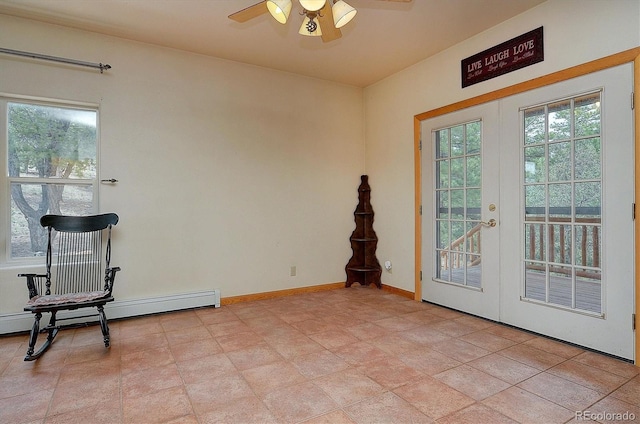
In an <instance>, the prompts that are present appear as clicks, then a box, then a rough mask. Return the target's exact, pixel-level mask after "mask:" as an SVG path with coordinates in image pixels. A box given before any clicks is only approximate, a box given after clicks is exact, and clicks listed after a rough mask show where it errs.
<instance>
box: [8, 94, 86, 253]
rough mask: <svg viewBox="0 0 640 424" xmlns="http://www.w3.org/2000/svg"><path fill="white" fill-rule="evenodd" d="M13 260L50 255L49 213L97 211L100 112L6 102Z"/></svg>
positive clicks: (79, 213) (70, 213)
mask: <svg viewBox="0 0 640 424" xmlns="http://www.w3.org/2000/svg"><path fill="white" fill-rule="evenodd" d="M7 115H8V119H7V123H8V172H7V175H8V176H9V184H10V191H11V219H10V221H11V222H10V227H11V230H10V232H11V244H10V249H11V255H10V256H11V258H14V259H15V258H25V257H30V256H37V255H41V254H43V252H45V251H46V247H47V246H46V240H47V237H46V233H45V230H44V229H43V228H42V227H41V226H40V217H42V216H43V215H45V214H64V215H85V214H90V213H93V212H94V211H95V208H94V203H95V202H94V198H95V196H94V188H95V183H96V160H97V157H96V156H97V155H96V151H97V111H95V110H86V109H78V108H73V107H60V106H50V105H42V104H29V103H19V102H9V103H7Z"/></svg>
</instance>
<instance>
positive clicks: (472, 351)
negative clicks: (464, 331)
mask: <svg viewBox="0 0 640 424" xmlns="http://www.w3.org/2000/svg"><path fill="white" fill-rule="evenodd" d="M431 348H432V349H433V350H435V351H438V352H440V353H442V354H444V355H447V356H448V357H450V358H453V359H455V360H457V361H460V362H469V361H473V360H474V359H478V358H481V357H483V356H486V355H488V354H489V353H491V352H489V351H488V350H486V349H483V348H481V347H478V346H476V345H473V344H471V343H467V342H465V341H464V340H459V339H450V340H444V341H442V342H438V343H434V344H433V345H432V346H431Z"/></svg>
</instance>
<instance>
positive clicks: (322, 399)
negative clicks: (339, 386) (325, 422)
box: [264, 382, 338, 423]
mask: <svg viewBox="0 0 640 424" xmlns="http://www.w3.org/2000/svg"><path fill="white" fill-rule="evenodd" d="M264 403H265V405H267V408H269V410H270V411H271V413H272V414H273V415H274V416H275V417H276V418H277V419H278V420H279V421H281V422H288V423H289V422H300V421H304V420H307V419H310V418H312V417H316V416H319V415H322V414H325V413H327V412H330V411H333V410H335V409H336V408H337V407H338V405H337V404H336V402H335V401H333V400H332V399H331V398H330V397H329V396H328V395H327V394H326V393H324V392H323V391H322V389H320V388H319V387H316V386H315V385H313V384H312V383H310V382H306V383H301V384H297V385H294V386H289V387H285V388H282V389H278V390H275V391H273V392H271V393H269V394H267V395H266V396H265V398H264Z"/></svg>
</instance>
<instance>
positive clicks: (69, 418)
mask: <svg viewBox="0 0 640 424" xmlns="http://www.w3.org/2000/svg"><path fill="white" fill-rule="evenodd" d="M45 422H46V424H79V423H91V424H120V423H122V422H123V417H122V406H121V404H120V402H102V403H99V404H97V405H93V406H90V407H88V408H82V409H76V410H73V411H70V412H66V413H63V414H58V415H50V416H48V417H47V419H46V421H45Z"/></svg>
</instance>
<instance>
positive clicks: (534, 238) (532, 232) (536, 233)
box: [440, 217, 601, 280]
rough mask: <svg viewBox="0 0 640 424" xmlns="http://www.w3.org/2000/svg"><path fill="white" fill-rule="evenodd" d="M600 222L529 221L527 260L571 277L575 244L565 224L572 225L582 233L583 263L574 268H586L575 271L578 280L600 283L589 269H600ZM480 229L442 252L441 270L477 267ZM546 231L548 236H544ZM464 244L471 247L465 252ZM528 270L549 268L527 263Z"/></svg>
mask: <svg viewBox="0 0 640 424" xmlns="http://www.w3.org/2000/svg"><path fill="white" fill-rule="evenodd" d="M600 221H601V220H600V218H574V220H573V221H572V220H571V218H568V217H567V218H553V222H546V221H545V218H544V217H528V218H527V223H526V224H525V225H526V226H527V228H528V230H529V231H528V240H527V253H528V254H527V258H528V259H532V260H534V261H535V260H538V261H540V262H547V263H549V271H550V272H554V273H559V274H565V275H571V273H572V270H571V265H572V258H571V257H570V255H571V253H570V252H571V249H570V246H571V242H572V241H571V235H570V234H568V233H567V226H566V224H573V225H572V227H573V229H574V231H576V233H578V232H579V233H580V237H577V239H579V240H580V242H579V244H578V245H576V247H575V248H576V250H577V252H579V255H577V256H578V258H579V259H580V260H579V261H577V262H576V263H575V266H577V267H585V268H582V269H576V276H577V277H585V278H590V279H597V280H599V279H600V272H599V271H598V270H590V269H587V268H600V226H599V224H600ZM547 224H551V225H547ZM553 224H560V225H553ZM594 224H595V225H594ZM481 228H482V224H477V225H476V226H474V227H473V228H471V229H470V230H469V231H468V232H467V233H466V234H464V235H462V236H460V237H458V238H457V239H455V240H454V241H453V242H451V244H450V245H449V246H447V247H446V248H445V249H444V250H442V251H441V252H440V269H441V270H446V269H449V268H451V269H458V268H462V267H465V266H466V267H468V266H473V265H478V264H479V263H480V262H481V253H482V252H481V234H482V232H481V231H480V229H481ZM545 229H547V231H548V234H545ZM589 230H591V231H589ZM556 233H557V234H556ZM576 235H577V234H576ZM548 240H554V242H553V243H550V242H548ZM465 242H466V243H467V246H468V248H467V249H466V250H465ZM577 252H576V253H577ZM465 255H467V256H465ZM465 261H466V262H465ZM563 265H566V266H563ZM527 269H530V270H537V271H544V270H545V269H546V268H545V265H543V264H536V263H532V262H528V263H527Z"/></svg>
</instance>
